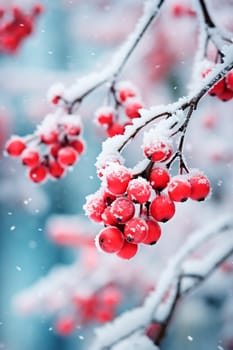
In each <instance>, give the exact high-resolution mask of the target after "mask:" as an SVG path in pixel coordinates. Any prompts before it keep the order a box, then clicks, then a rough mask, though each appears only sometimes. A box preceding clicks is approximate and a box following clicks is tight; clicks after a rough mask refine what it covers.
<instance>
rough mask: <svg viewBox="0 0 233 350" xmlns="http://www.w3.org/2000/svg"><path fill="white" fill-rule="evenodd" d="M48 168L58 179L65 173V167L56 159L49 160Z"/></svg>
mask: <svg viewBox="0 0 233 350" xmlns="http://www.w3.org/2000/svg"><path fill="white" fill-rule="evenodd" d="M48 170H49V174H50V175H51V176H52V177H53V178H56V179H59V178H60V177H62V175H63V174H64V173H65V169H64V168H63V167H62V166H61V165H60V163H58V162H57V161H56V160H54V161H51V162H49V165H48Z"/></svg>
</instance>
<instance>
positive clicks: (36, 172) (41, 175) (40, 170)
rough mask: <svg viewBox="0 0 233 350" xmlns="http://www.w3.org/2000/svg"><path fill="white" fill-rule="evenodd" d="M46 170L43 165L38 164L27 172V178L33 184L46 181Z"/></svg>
mask: <svg viewBox="0 0 233 350" xmlns="http://www.w3.org/2000/svg"><path fill="white" fill-rule="evenodd" d="M46 175H47V169H46V167H45V166H44V165H42V164H40V165H38V166H36V167H34V168H31V169H30V171H29V178H30V179H31V180H32V181H33V182H37V183H40V182H43V181H44V180H45V179H46Z"/></svg>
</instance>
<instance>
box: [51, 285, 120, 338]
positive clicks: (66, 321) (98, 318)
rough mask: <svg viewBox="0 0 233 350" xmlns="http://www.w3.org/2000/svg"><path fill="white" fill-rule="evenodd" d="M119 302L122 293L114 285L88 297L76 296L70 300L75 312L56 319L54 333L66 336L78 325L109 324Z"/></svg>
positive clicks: (107, 286)
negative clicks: (91, 323)
mask: <svg viewBox="0 0 233 350" xmlns="http://www.w3.org/2000/svg"><path fill="white" fill-rule="evenodd" d="M121 301H122V292H121V290H120V288H119V287H118V286H116V285H106V286H105V287H103V288H101V289H100V290H98V291H97V292H96V293H94V294H92V295H90V296H85V297H84V296H81V295H76V296H74V297H73V299H72V303H73V305H74V307H75V312H74V313H73V315H71V316H64V317H62V318H60V319H58V320H57V321H56V323H55V331H56V332H57V333H58V334H60V335H62V336H66V335H69V334H71V333H72V332H73V331H74V330H75V328H76V327H77V326H80V325H87V324H88V323H90V322H97V323H105V322H109V321H111V320H112V319H113V318H114V317H115V314H116V309H117V307H118V306H119V304H120V302H121Z"/></svg>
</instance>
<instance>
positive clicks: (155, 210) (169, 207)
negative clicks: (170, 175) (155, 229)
mask: <svg viewBox="0 0 233 350" xmlns="http://www.w3.org/2000/svg"><path fill="white" fill-rule="evenodd" d="M150 214H151V216H152V217H153V218H154V219H155V220H157V221H161V222H166V221H168V220H170V219H171V218H172V217H173V215H174V214H175V204H174V203H173V201H172V200H171V199H170V198H169V197H168V196H166V195H161V196H157V197H156V198H155V199H154V200H153V201H152V202H151V205H150Z"/></svg>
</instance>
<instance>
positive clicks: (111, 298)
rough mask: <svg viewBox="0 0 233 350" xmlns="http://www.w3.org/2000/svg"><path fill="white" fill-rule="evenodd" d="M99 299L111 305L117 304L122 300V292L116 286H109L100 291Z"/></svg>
mask: <svg viewBox="0 0 233 350" xmlns="http://www.w3.org/2000/svg"><path fill="white" fill-rule="evenodd" d="M99 299H100V301H101V303H103V304H105V305H107V306H109V307H112V306H116V305H118V304H119V303H120V302H121V300H122V293H121V291H120V289H119V288H118V287H116V286H109V287H107V288H105V289H104V290H103V291H101V293H100V296H99Z"/></svg>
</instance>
